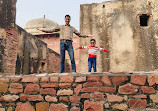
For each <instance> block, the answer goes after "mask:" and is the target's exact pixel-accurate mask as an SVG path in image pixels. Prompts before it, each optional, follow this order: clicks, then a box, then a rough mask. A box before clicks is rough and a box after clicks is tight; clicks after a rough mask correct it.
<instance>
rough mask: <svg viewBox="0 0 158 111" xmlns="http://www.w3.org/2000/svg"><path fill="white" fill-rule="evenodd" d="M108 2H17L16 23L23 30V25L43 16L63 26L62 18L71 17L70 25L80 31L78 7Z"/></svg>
mask: <svg viewBox="0 0 158 111" xmlns="http://www.w3.org/2000/svg"><path fill="white" fill-rule="evenodd" d="M105 1H110V0H17V9H16V23H17V24H18V25H19V26H20V27H22V28H24V26H25V24H26V23H27V22H28V21H30V20H32V19H36V18H43V17H44V15H45V16H46V18H47V19H50V20H52V21H54V22H56V23H58V24H59V25H63V24H65V21H64V17H65V15H67V14H69V15H70V16H71V23H70V24H71V25H72V26H73V27H75V28H76V29H77V30H79V29H80V25H79V24H80V5H81V4H91V3H102V2H105Z"/></svg>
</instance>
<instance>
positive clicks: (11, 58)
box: [4, 28, 18, 75]
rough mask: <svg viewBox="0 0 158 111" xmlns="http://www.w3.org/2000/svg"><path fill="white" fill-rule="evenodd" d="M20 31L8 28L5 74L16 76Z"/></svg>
mask: <svg viewBox="0 0 158 111" xmlns="http://www.w3.org/2000/svg"><path fill="white" fill-rule="evenodd" d="M17 34H18V31H17V30H16V29H15V28H8V30H7V31H6V46H5V64H4V74H6V75H14V74H15V67H16V59H17V44H18V41H17V40H18V39H17Z"/></svg>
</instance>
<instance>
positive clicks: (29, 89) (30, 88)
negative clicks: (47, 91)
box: [24, 84, 39, 94]
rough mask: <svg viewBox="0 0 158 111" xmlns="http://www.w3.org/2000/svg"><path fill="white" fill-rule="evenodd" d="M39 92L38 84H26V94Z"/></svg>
mask: <svg viewBox="0 0 158 111" xmlns="http://www.w3.org/2000/svg"><path fill="white" fill-rule="evenodd" d="M38 92H39V85H38V84H27V86H26V88H25V90H24V93H27V94H37V93H38Z"/></svg>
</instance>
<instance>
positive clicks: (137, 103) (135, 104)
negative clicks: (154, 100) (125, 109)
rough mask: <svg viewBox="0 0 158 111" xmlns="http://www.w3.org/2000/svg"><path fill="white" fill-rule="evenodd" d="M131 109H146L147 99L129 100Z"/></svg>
mask: <svg viewBox="0 0 158 111" xmlns="http://www.w3.org/2000/svg"><path fill="white" fill-rule="evenodd" d="M128 102H129V107H130V108H146V105H147V102H146V100H145V99H129V101H128Z"/></svg>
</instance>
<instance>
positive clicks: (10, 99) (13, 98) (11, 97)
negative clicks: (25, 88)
mask: <svg viewBox="0 0 158 111" xmlns="http://www.w3.org/2000/svg"><path fill="white" fill-rule="evenodd" d="M2 98H3V100H4V101H5V102H14V101H16V100H17V99H19V96H17V95H4V96H2Z"/></svg>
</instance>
